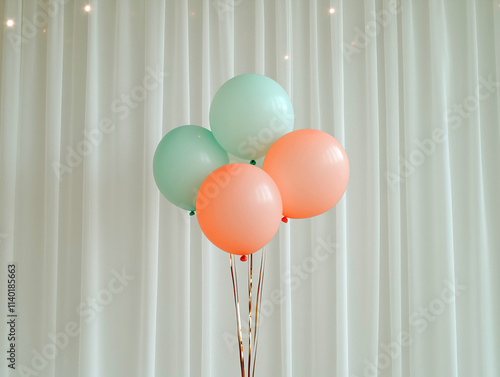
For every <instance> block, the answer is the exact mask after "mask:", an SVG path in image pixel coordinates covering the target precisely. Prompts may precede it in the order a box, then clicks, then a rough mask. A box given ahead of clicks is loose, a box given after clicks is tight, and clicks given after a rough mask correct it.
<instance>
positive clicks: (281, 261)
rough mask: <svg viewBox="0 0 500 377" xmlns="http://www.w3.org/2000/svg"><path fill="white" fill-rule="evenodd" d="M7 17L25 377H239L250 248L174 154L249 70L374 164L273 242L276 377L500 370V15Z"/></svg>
mask: <svg viewBox="0 0 500 377" xmlns="http://www.w3.org/2000/svg"><path fill="white" fill-rule="evenodd" d="M85 6H89V7H87V8H85ZM0 20H1V21H2V27H1V28H0V41H1V43H2V45H1V48H0V80H1V81H0V159H1V160H0V251H1V252H0V262H1V263H0V264H1V270H0V281H1V282H2V283H1V284H2V286H1V287H0V302H2V307H6V305H5V304H6V303H7V299H8V290H7V285H6V281H7V265H9V264H15V265H16V295H17V296H16V299H17V301H16V312H17V314H18V317H17V323H16V370H13V369H10V368H9V367H8V365H9V364H10V363H11V362H9V361H8V360H7V358H6V357H2V358H0V369H1V370H2V373H1V375H2V376H4V375H5V376H8V377H13V376H16V377H18V376H42V377H68V376H70V377H72V376H75V377H76V376H77V377H100V376H106V377H139V376H140V377H160V376H161V377H163V376H167V377H200V376H201V377H226V376H227V377H229V376H238V375H240V374H239V373H240V372H239V357H238V343H237V337H236V320H235V312H234V302H233V292H232V285H231V275H230V270H229V255H228V254H226V253H224V252H222V251H220V250H218V249H217V248H215V247H214V246H213V245H211V243H210V242H209V241H208V240H207V239H206V238H205V237H204V236H203V234H202V232H201V230H200V228H199V226H198V223H197V221H196V217H190V216H189V215H188V213H187V212H185V211H183V210H181V209H179V208H177V207H175V206H173V205H172V204H170V203H168V202H167V200H166V199H165V198H163V197H162V196H161V195H160V194H159V191H158V190H157V188H156V185H155V182H154V179H153V174H152V159H153V155H154V151H155V148H156V146H157V144H158V142H159V141H160V139H161V138H162V136H163V135H165V134H166V133H167V132H168V131H170V130H171V129H173V128H175V127H178V126H181V125H185V124H196V125H200V126H204V127H207V128H209V127H210V125H209V121H208V113H209V109H210V102H211V99H212V97H213V96H214V94H215V92H216V91H217V89H218V88H219V87H220V85H222V84H223V83H224V82H225V81H226V80H228V79H230V78H231V77H233V76H235V75H238V74H242V73H259V74H264V75H267V76H269V77H271V78H273V79H275V80H276V81H278V82H279V83H280V84H281V85H282V86H283V87H284V88H285V90H286V91H287V92H288V94H289V95H290V97H291V98H292V102H293V105H294V109H295V129H302V128H314V129H320V130H323V131H325V132H328V133H330V134H332V135H333V136H334V137H335V138H337V139H338V140H339V141H340V142H341V143H342V144H343V145H344V146H345V149H346V151H347V154H348V156H349V161H350V169H351V177H350V182H349V186H348V189H347V192H346V194H345V196H344V197H343V198H342V200H341V201H340V202H339V203H338V204H337V206H336V207H335V209H333V210H331V211H329V212H327V213H325V214H323V215H321V216H318V217H316V218H313V219H306V220H291V221H290V222H289V223H287V224H284V223H283V224H282V225H281V228H280V230H279V232H278V234H277V235H276V237H275V238H274V239H273V240H272V241H271V242H270V244H269V245H268V246H266V248H265V249H266V253H267V264H266V272H265V282H264V292H263V296H262V299H263V302H262V312H261V313H260V315H261V318H262V322H261V324H260V333H259V346H258V353H257V355H258V356H257V366H256V375H258V376H283V377H305V376H310V377H375V376H384V377H429V376H439V377H471V376H477V377H497V376H500V321H499V318H500V289H499V287H500V275H499V274H498V271H499V270H500V232H499V229H500V199H499V198H500V196H499V195H498V193H499V192H500V170H499V165H500V96H499V93H498V92H499V90H500V84H499V82H500V2H499V1H498V0H419V1H417V0H351V1H346V0H310V1H298V0H206V1H201V0H189V1H181V0H93V1H90V2H89V3H88V4H87V3H85V2H83V1H76V0H40V1H32V0H17V1H14V0H5V1H2V2H0ZM9 20H11V22H9ZM12 23H13V25H12ZM235 161H236V159H235ZM259 163H260V164H261V163H262V161H261V160H260V161H259ZM258 261H260V252H259V253H257V254H256V257H255V258H254V266H256V265H257V266H258ZM237 272H238V276H239V279H240V284H239V286H240V292H239V293H240V299H241V301H242V315H243V318H244V317H245V316H247V315H248V309H247V305H245V302H246V301H245V297H246V294H247V292H246V289H247V264H245V263H242V262H239V261H238V263H237ZM255 275H256V273H255V271H254V277H255ZM5 313H6V311H3V313H2V316H3V317H2V319H1V323H2V326H1V327H0V338H1V339H2V344H3V345H4V346H3V348H2V354H3V355H4V356H5V354H6V351H7V350H8V347H7V345H8V342H7V340H6V339H7V335H8V331H9V326H6V325H5V324H6V323H7V317H6V314H5ZM243 324H244V326H243V327H244V332H246V331H248V326H247V323H246V322H245V320H243ZM247 336H248V335H247ZM244 339H245V337H244ZM247 341H248V338H246V339H245V342H244V344H245V346H246V344H247ZM9 347H10V345H9ZM245 356H246V357H248V355H247V351H245Z"/></svg>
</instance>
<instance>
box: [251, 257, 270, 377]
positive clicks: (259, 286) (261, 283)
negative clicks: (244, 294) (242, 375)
mask: <svg viewBox="0 0 500 377" xmlns="http://www.w3.org/2000/svg"><path fill="white" fill-rule="evenodd" d="M265 265H266V258H265V249H264V248H262V255H261V258H260V271H259V283H258V284H257V298H256V302H255V320H254V321H255V322H254V335H253V347H254V351H253V352H254V354H253V370H252V377H254V376H255V362H256V360H257V344H258V329H259V328H258V327H257V326H258V323H259V322H258V315H259V312H260V310H261V307H262V300H261V299H260V295H261V294H262V291H263V286H264V270H265ZM248 377H250V372H249V373H248Z"/></svg>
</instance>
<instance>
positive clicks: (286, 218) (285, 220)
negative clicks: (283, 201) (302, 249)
mask: <svg viewBox="0 0 500 377" xmlns="http://www.w3.org/2000/svg"><path fill="white" fill-rule="evenodd" d="M281 221H283V222H284V223H285V224H286V223H287V222H288V217H286V216H283V217H282V218H281Z"/></svg>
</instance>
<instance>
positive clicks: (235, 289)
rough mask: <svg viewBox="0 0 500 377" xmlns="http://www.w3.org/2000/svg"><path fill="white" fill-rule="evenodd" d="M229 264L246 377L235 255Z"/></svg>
mask: <svg viewBox="0 0 500 377" xmlns="http://www.w3.org/2000/svg"><path fill="white" fill-rule="evenodd" d="M229 266H230V267H231V278H232V280H233V294H234V306H235V309H236V324H237V332H238V340H239V343H240V365H241V377H245V355H243V336H242V334H241V320H240V299H239V294H238V276H237V272H236V266H234V268H233V255H232V254H229Z"/></svg>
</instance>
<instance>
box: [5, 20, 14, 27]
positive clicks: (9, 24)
mask: <svg viewBox="0 0 500 377" xmlns="http://www.w3.org/2000/svg"><path fill="white" fill-rule="evenodd" d="M5 24H6V25H7V26H8V27H12V26H14V20H7V22H6V23H5Z"/></svg>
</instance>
